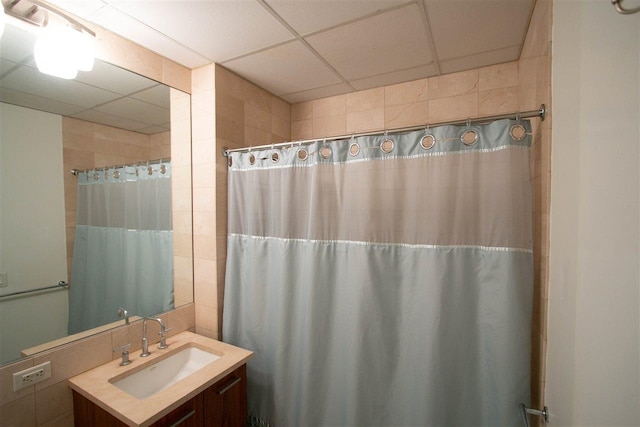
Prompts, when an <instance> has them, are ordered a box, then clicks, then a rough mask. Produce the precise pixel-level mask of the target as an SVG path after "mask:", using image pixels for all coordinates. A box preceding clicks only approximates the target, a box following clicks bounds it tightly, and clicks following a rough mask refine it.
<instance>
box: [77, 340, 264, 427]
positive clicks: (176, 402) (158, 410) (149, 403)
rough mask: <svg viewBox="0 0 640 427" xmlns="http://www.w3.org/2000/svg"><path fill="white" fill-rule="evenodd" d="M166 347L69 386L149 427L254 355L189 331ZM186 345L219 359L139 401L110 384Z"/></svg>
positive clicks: (92, 372)
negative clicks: (128, 363) (214, 355)
mask: <svg viewBox="0 0 640 427" xmlns="http://www.w3.org/2000/svg"><path fill="white" fill-rule="evenodd" d="M167 344H169V348H167V349H165V350H158V349H157V348H156V345H153V346H150V349H152V353H151V355H150V356H148V357H144V358H142V357H140V352H139V351H138V352H132V353H131V355H130V360H131V364H130V365H127V366H120V358H119V357H118V358H117V359H116V360H112V361H111V362H109V363H106V364H104V365H102V366H98V367H97V368H94V369H92V370H90V371H87V372H84V373H82V374H80V375H77V376H75V377H73V378H70V379H69V386H70V387H71V388H72V389H73V390H75V391H76V392H78V393H80V394H81V395H83V396H84V397H86V398H87V399H89V400H90V401H92V402H93V403H95V404H96V405H98V406H100V407H101V408H103V409H104V410H106V411H107V412H109V413H110V414H112V415H113V416H115V417H116V418H118V419H120V420H121V421H123V422H124V423H126V424H128V425H130V426H142V427H144V426H148V425H150V424H152V423H153V422H154V421H156V420H158V419H159V418H161V417H162V416H164V415H166V414H168V413H169V412H171V411H172V410H174V409H175V408H177V407H178V406H180V405H181V404H183V403H185V402H187V401H188V400H189V399H191V398H193V397H194V396H196V395H197V394H199V393H201V392H202V391H204V390H205V389H207V388H208V387H210V386H212V385H213V384H215V383H216V382H218V381H219V380H221V379H222V378H224V377H225V376H226V375H227V374H229V373H230V372H232V371H233V370H235V369H236V368H238V367H239V366H241V365H243V364H245V363H246V362H247V361H248V360H249V359H250V358H251V356H252V355H253V353H252V352H251V351H249V350H245V349H242V348H239V347H235V346H232V345H230V344H226V343H223V342H221V341H216V340H214V339H211V338H207V337H204V336H201V335H197V334H194V333H192V332H186V331H185V332H181V333H179V334H177V335H174V336H172V337H169V338H167ZM188 346H195V347H199V348H201V349H203V350H206V351H209V352H210V353H213V354H216V355H218V356H220V358H219V359H218V360H216V361H215V362H213V363H211V364H209V365H207V366H205V367H203V368H202V369H200V370H198V371H197V372H195V373H193V374H192V375H190V376H188V377H186V378H184V379H182V380H180V381H178V382H177V383H175V384H173V385H171V386H169V387H167V388H166V389H164V390H162V391H159V392H158V393H156V394H154V395H153V396H150V397H148V398H146V399H143V400H139V399H137V398H135V397H133V396H131V395H129V394H128V393H126V392H125V391H123V390H121V389H119V388H118V387H116V386H114V385H113V384H111V382H109V381H110V380H113V379H114V378H115V379H119V378H123V377H125V376H127V375H129V374H133V373H135V372H137V371H139V370H141V369H143V368H144V367H146V366H148V365H150V364H153V363H154V361H159V360H162V359H163V358H165V357H167V355H168V354H171V353H173V352H175V351H178V350H180V349H181V348H185V347H188Z"/></svg>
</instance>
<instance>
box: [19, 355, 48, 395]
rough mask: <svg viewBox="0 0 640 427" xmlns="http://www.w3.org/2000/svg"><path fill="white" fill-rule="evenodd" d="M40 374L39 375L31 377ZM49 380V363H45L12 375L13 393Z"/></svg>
mask: <svg viewBox="0 0 640 427" xmlns="http://www.w3.org/2000/svg"><path fill="white" fill-rule="evenodd" d="M37 372H41V374H40V375H32V374H34V373H37ZM49 378H51V362H49V361H47V362H44V363H41V364H39V365H37V366H33V367H31V368H27V369H24V370H22V371H20V372H14V373H13V391H18V390H22V389H23V388H27V387H31V386H32V385H34V384H37V383H39V382H42V381H44V380H46V379H49Z"/></svg>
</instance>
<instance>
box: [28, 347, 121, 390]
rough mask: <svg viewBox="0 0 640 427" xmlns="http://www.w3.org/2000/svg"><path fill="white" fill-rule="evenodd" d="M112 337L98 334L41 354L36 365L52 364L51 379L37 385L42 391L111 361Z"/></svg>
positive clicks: (35, 361)
mask: <svg viewBox="0 0 640 427" xmlns="http://www.w3.org/2000/svg"><path fill="white" fill-rule="evenodd" d="M111 353H112V347H111V335H110V334H98V335H94V336H92V337H89V338H86V339H83V340H80V341H75V342H73V343H71V344H68V345H65V346H63V347H59V348H56V349H55V350H51V351H48V352H44V353H40V354H39V355H37V356H36V357H35V358H34V364H35V365H39V364H40V363H44V362H46V361H50V362H51V378H50V379H48V380H45V381H42V382H41V383H38V384H36V391H39V390H42V389H44V388H46V387H49V386H51V385H53V384H55V383H58V382H60V381H64V380H66V379H67V378H70V377H73V376H74V375H78V374H80V373H82V372H85V371H87V370H89V369H92V368H94V367H95V366H99V365H102V364H103V363H107V362H108V361H109V360H111Z"/></svg>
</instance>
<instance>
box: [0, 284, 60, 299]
mask: <svg viewBox="0 0 640 427" xmlns="http://www.w3.org/2000/svg"><path fill="white" fill-rule="evenodd" d="M68 287H69V284H68V283H67V282H65V281H64V280H60V281H59V282H58V284H57V285H53V286H45V287H43V288H36V289H29V290H27V291H17V292H12V293H10V294H4V295H0V298H9V297H15V296H18V295H26V294H31V293H34V292H41V291H49V290H53V289H67V288H68Z"/></svg>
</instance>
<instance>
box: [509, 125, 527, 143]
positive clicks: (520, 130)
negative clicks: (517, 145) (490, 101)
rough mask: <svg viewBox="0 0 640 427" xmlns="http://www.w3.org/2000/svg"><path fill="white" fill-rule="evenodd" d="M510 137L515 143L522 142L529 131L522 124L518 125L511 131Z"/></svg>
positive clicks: (512, 127)
mask: <svg viewBox="0 0 640 427" xmlns="http://www.w3.org/2000/svg"><path fill="white" fill-rule="evenodd" d="M509 136H511V139H513V140H514V141H522V140H523V139H524V138H525V137H526V136H527V130H526V129H525V128H524V126H522V125H521V124H520V123H517V124H515V125H513V126H511V128H510V129H509Z"/></svg>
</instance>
